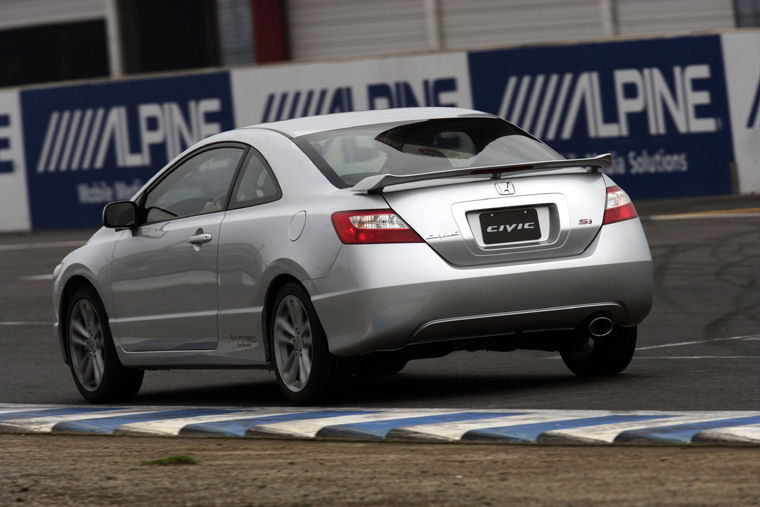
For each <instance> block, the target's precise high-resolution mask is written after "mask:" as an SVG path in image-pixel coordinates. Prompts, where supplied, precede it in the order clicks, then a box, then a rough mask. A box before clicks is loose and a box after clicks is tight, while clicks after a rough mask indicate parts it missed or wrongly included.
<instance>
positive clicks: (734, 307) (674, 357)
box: [0, 196, 760, 410]
mask: <svg viewBox="0 0 760 507" xmlns="http://www.w3.org/2000/svg"><path fill="white" fill-rule="evenodd" d="M636 204H637V208H638V210H639V214H640V215H641V216H642V217H644V220H643V222H644V227H645V230H646V233H647V237H648V239H649V243H650V246H651V248H652V254H653V257H654V262H655V285H656V289H655V299H654V307H653V310H652V313H651V314H650V315H649V317H647V319H646V320H645V321H644V322H643V323H642V324H641V325H640V326H639V344H638V346H639V350H638V351H637V353H636V356H635V357H634V360H633V362H632V364H631V366H629V367H628V369H627V370H626V371H625V372H623V373H622V374H620V375H617V376H615V377H611V378H602V379H580V378H577V377H575V376H573V375H572V374H571V373H570V372H569V371H568V370H567V369H566V368H565V366H564V364H563V363H562V361H561V360H560V359H559V358H558V355H557V354H552V353H542V352H530V351H516V352H508V353H501V352H477V353H469V352H458V353H454V354H451V355H449V356H447V357H444V358H438V359H429V360H419V361H413V362H411V363H409V365H408V366H407V367H406V368H405V369H404V371H403V372H402V373H401V374H399V375H394V376H391V377H384V378H366V379H358V380H356V381H354V382H352V383H350V384H349V385H348V386H346V387H345V389H344V392H343V393H342V394H341V395H340V396H339V397H338V398H336V399H335V400H333V401H332V403H331V405H333V406H366V407H436V408H448V407H452V408H462V407H472V408H553V409H605V410H757V409H759V408H760V214H757V213H754V214H741V213H739V214H736V213H728V214H719V215H710V216H697V217H686V218H683V217H666V219H656V218H658V217H659V216H661V215H673V214H682V213H690V212H700V211H714V210H736V209H748V208H749V209H752V208H760V197H758V196H749V197H741V198H739V197H722V198H712V199H687V200H665V201H649V202H644V201H642V202H637V203H636ZM653 216H654V218H650V217H653ZM91 232H92V231H90V230H72V231H51V232H40V233H28V234H4V235H0V402H6V403H56V404H58V403H60V404H82V403H83V400H82V398H81V397H80V396H79V393H78V392H77V390H76V388H75V387H74V384H73V381H72V380H71V378H70V373H69V371H68V368H67V367H66V366H65V365H64V363H63V361H62V359H61V357H60V352H59V349H58V343H57V339H56V337H55V333H54V331H53V328H52V309H51V296H50V292H51V285H52V281H51V277H50V273H51V272H52V269H53V267H54V266H55V265H56V264H57V263H58V261H59V260H60V259H61V258H62V257H63V256H64V255H65V254H66V253H67V252H68V251H70V250H71V249H73V248H74V245H75V244H76V243H78V242H84V241H85V240H86V238H87V237H88V236H89V234H90V233H91ZM284 404H285V402H284V400H283V399H282V398H281V397H280V395H279V393H278V391H277V386H276V384H275V381H274V374H273V373H272V372H268V371H256V370H174V371H149V372H147V373H146V376H145V382H144V383H143V387H142V390H141V391H140V394H139V395H138V397H137V398H136V399H135V400H134V401H133V402H132V403H130V405H204V406H209V405H230V406H277V405H284Z"/></svg>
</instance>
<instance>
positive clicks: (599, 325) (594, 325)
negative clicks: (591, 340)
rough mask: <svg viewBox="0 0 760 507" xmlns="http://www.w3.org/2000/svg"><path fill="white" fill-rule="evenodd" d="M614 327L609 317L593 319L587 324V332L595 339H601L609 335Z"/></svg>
mask: <svg viewBox="0 0 760 507" xmlns="http://www.w3.org/2000/svg"><path fill="white" fill-rule="evenodd" d="M614 326H615V324H614V323H613V322H612V320H610V318H609V317H605V316H599V317H594V318H593V319H591V321H590V322H589V323H588V332H589V334H590V335H591V336H593V337H595V338H601V337H603V336H607V335H608V334H610V333H611V332H612V328H613V327H614Z"/></svg>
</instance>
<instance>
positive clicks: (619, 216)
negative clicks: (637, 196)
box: [602, 186, 639, 224]
mask: <svg viewBox="0 0 760 507" xmlns="http://www.w3.org/2000/svg"><path fill="white" fill-rule="evenodd" d="M637 216H639V215H638V213H636V208H634V207H633V202H631V198H630V197H628V194H626V193H625V191H624V190H623V189H622V188H620V187H617V186H615V187H607V207H606V208H605V210H604V220H603V221H602V224H614V223H615V222H622V221H623V220H629V219H631V218H636V217H637Z"/></svg>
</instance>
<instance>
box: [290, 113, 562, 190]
mask: <svg viewBox="0 0 760 507" xmlns="http://www.w3.org/2000/svg"><path fill="white" fill-rule="evenodd" d="M295 142H296V144H298V146H299V147H300V148H301V149H302V150H303V151H304V152H305V153H306V155H308V156H309V158H311V160H312V161H313V162H314V164H315V165H316V166H317V167H318V168H319V169H320V170H321V171H322V173H323V174H324V175H325V176H326V177H327V179H329V180H330V181H331V182H332V183H333V184H334V185H335V186H337V187H340V188H345V187H351V186H353V185H354V184H356V183H357V182H359V181H360V180H362V179H363V178H365V177H367V176H372V175H375V174H399V175H408V174H420V173H427V172H434V171H443V170H447V169H459V168H465V167H483V166H490V165H503V164H514V163H520V162H530V161H537V160H557V159H560V158H561V157H560V156H559V155H558V154H557V153H556V152H555V151H553V150H552V149H551V148H549V147H548V146H546V145H545V144H543V143H541V142H540V141H537V140H536V139H534V138H533V137H531V136H530V135H528V134H526V133H525V132H524V131H522V130H520V129H519V128H517V127H515V126H514V125H512V124H510V123H507V122H505V121H504V120H501V119H499V118H444V119H435V120H424V121H414V122H403V123H392V124H389V123H386V124H380V125H366V126H360V127H351V128H345V129H339V130H331V131H327V132H319V133H317V134H310V135H306V136H302V137H299V138H297V139H296V140H295Z"/></svg>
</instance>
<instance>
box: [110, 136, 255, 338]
mask: <svg viewBox="0 0 760 507" xmlns="http://www.w3.org/2000/svg"><path fill="white" fill-rule="evenodd" d="M245 151H246V149H245V148H243V147H242V146H238V145H230V144H224V145H211V146H210V147H206V148H202V149H200V150H199V151H196V152H194V153H192V154H190V155H189V156H188V157H185V158H184V159H183V160H181V161H180V162H178V163H177V164H176V165H175V166H174V167H173V168H171V169H170V170H168V171H167V172H166V174H165V176H164V177H163V178H161V179H160V180H158V181H157V182H156V184H154V185H152V186H151V187H150V188H149V189H148V190H147V191H146V192H145V193H144V194H143V195H142V196H141V197H140V199H139V200H138V203H139V207H138V209H139V211H138V214H139V221H140V225H139V226H138V227H136V228H134V229H132V230H129V231H124V235H123V237H122V238H121V239H120V240H119V241H118V242H117V244H116V247H115V251H114V261H113V265H112V294H113V305H114V309H115V316H114V318H113V319H112V320H111V322H112V326H113V327H114V329H115V331H116V333H117V335H118V342H119V344H120V345H121V346H122V347H123V348H124V350H127V351H167V350H209V349H214V348H215V347H216V345H217V303H218V300H217V271H218V264H217V263H218V260H217V249H218V244H219V229H220V224H221V222H222V219H223V218H224V213H225V211H224V210H225V208H226V205H227V201H228V200H229V193H230V189H231V186H232V182H233V180H234V177H235V173H236V170H237V168H238V165H239V164H240V161H241V160H242V158H243V156H244V154H245Z"/></svg>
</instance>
